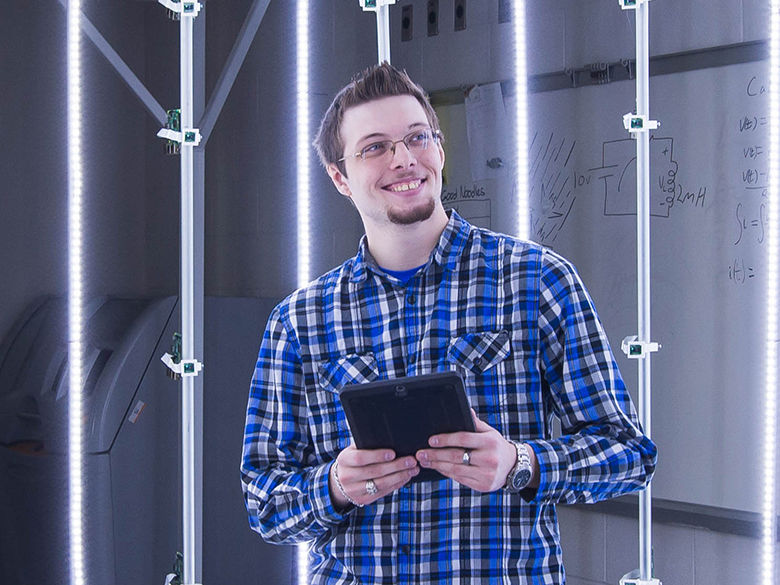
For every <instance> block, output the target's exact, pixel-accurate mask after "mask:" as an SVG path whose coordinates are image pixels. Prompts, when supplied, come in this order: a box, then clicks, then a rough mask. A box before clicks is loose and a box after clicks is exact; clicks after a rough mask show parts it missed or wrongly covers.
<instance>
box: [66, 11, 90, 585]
mask: <svg viewBox="0 0 780 585" xmlns="http://www.w3.org/2000/svg"><path fill="white" fill-rule="evenodd" d="M80 18H81V1H80V0H70V1H69V2H68V11H67V43H68V50H67V59H68V98H67V99H68V384H69V386H68V421H69V422H68V500H69V502H68V504H69V505H68V509H69V520H68V524H69V526H68V528H69V535H70V540H69V545H70V558H69V560H70V562H69V567H70V583H71V585H84V583H86V571H85V566H84V565H85V563H84V556H85V555H84V525H83V518H84V511H83V508H84V460H83V457H84V452H83V447H84V422H83V421H84V418H83V400H82V387H83V386H82V382H83V371H82V370H83V355H84V342H83V329H84V325H83V303H84V290H83V265H82V256H83V252H82V246H83V229H82V225H83V219H82V214H83V210H82V194H83V189H84V175H83V169H82V166H83V164H82V156H81V30H80V28H79V21H80Z"/></svg>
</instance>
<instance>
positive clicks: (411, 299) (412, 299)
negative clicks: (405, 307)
mask: <svg viewBox="0 0 780 585" xmlns="http://www.w3.org/2000/svg"><path fill="white" fill-rule="evenodd" d="M406 302H407V303H409V304H410V305H413V304H415V303H416V302H417V298H415V296H414V295H409V296H408V297H406Z"/></svg>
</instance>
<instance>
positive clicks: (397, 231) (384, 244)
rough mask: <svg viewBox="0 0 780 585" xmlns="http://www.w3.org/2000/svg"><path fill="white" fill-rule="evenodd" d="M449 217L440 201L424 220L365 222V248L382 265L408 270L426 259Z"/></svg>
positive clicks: (423, 262) (393, 268)
mask: <svg viewBox="0 0 780 585" xmlns="http://www.w3.org/2000/svg"><path fill="white" fill-rule="evenodd" d="M448 221H449V218H448V217H447V214H446V212H445V211H444V208H443V207H442V206H441V204H438V205H437V206H436V209H435V210H434V212H433V215H431V217H429V218H428V219H427V220H425V221H421V222H417V223H414V224H411V225H398V224H391V223H388V224H384V225H382V226H373V225H372V226H369V225H365V228H366V236H367V237H368V249H369V250H370V251H371V255H372V256H373V257H374V260H376V262H377V264H379V265H380V266H381V267H382V268H387V269H388V270H411V269H412V268H417V267H418V266H422V265H423V264H425V263H426V262H427V261H428V258H429V256H430V255H431V252H432V251H433V249H434V248H435V247H436V245H437V244H438V242H439V238H440V237H441V233H442V232H443V231H444V228H445V227H446V226H447V222H448Z"/></svg>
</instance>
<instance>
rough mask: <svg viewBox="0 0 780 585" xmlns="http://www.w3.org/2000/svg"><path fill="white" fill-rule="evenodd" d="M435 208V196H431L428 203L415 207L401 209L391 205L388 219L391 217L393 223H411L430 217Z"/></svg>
mask: <svg viewBox="0 0 780 585" xmlns="http://www.w3.org/2000/svg"><path fill="white" fill-rule="evenodd" d="M435 209H436V202H435V201H434V200H433V197H431V198H430V199H429V200H428V201H427V202H426V203H423V204H422V205H419V206H417V207H414V208H413V209H407V210H404V211H401V210H399V209H395V208H393V207H390V208H389V209H388V210H387V219H389V220H390V222H391V223H395V224H398V225H411V224H413V223H417V222H420V221H425V220H427V219H429V218H430V217H431V216H432V215H433V212H434V210H435Z"/></svg>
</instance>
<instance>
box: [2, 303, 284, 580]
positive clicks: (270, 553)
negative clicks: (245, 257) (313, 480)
mask: <svg viewBox="0 0 780 585" xmlns="http://www.w3.org/2000/svg"><path fill="white" fill-rule="evenodd" d="M274 304H275V303H274V302H273V301H271V300H269V299H245V298H240V299H239V298H223V297H207V298H206V300H205V313H206V315H205V329H206V330H205V349H204V356H203V362H204V366H205V367H204V370H203V373H202V375H203V376H204V387H205V390H204V431H203V433H204V437H203V445H204V447H203V451H204V455H203V457H204V464H203V477H204V481H203V508H204V509H203V525H204V527H203V528H204V542H203V581H204V583H229V582H242V583H280V584H282V583H290V582H291V581H292V578H293V574H294V567H293V558H294V549H293V548H292V547H276V546H272V545H267V544H265V543H263V542H262V540H261V539H260V538H259V536H257V535H256V534H254V533H253V532H251V530H250V529H249V526H248V523H247V520H246V515H245V512H244V507H243V500H242V497H241V488H240V481H239V473H238V465H239V460H240V455H241V444H242V432H243V428H242V427H243V420H244V414H245V406H246V398H247V391H248V388H249V380H250V377H251V375H252V367H253V365H254V360H255V357H256V355H257V349H258V347H259V343H260V336H261V335H262V331H263V328H264V325H265V321H266V319H267V316H268V314H269V313H270V311H271V309H272V307H273V305H274ZM85 321H86V322H87V326H86V328H85V342H86V343H85V346H86V350H85V364H86V366H85V372H84V376H85V392H84V394H85V409H84V410H85V413H86V415H85V416H86V436H85V445H86V451H85V458H84V462H85V477H86V485H85V490H86V494H87V495H86V499H85V501H86V508H85V510H84V526H85V530H86V543H87V549H86V559H87V567H88V572H87V574H88V576H89V579H90V581H91V582H94V583H101V585H137V584H138V583H163V582H164V579H165V574H166V573H169V572H171V570H172V569H173V563H174V560H175V558H176V552H177V551H181V549H182V547H181V528H180V527H181V505H180V501H181V473H180V469H181V462H180V446H179V437H180V432H179V429H180V424H181V423H180V406H179V404H180V400H179V395H180V384H179V383H177V382H175V381H173V380H171V379H170V378H169V377H168V376H167V372H168V368H167V367H166V366H165V365H164V364H163V363H162V362H161V361H160V357H161V356H162V355H163V354H164V353H165V352H168V351H170V348H171V342H172V339H173V334H174V332H175V331H177V329H178V324H177V323H178V304H177V299H176V297H166V298H157V299H117V298H106V297H103V298H96V299H92V300H91V301H90V302H89V303H88V305H87V307H86V311H85ZM67 339H68V330H67V305H66V303H65V301H64V300H63V299H44V300H41V301H39V302H36V303H34V304H33V305H31V306H30V307H29V308H28V309H27V311H26V312H25V313H24V314H23V315H22V316H21V317H20V319H19V320H18V321H17V324H16V325H15V326H14V327H13V329H12V330H11V331H10V332H9V334H8V335H7V336H6V338H5V339H4V340H3V343H2V345H0V583H3V585H27V584H29V583H46V584H48V583H64V582H66V581H67V579H68V564H67V554H68V509H67V503H68V481H67V478H68V469H67V463H68V462H67V452H68V443H67V428H68V400H67V398H68V396H67V388H68V361H67Z"/></svg>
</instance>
